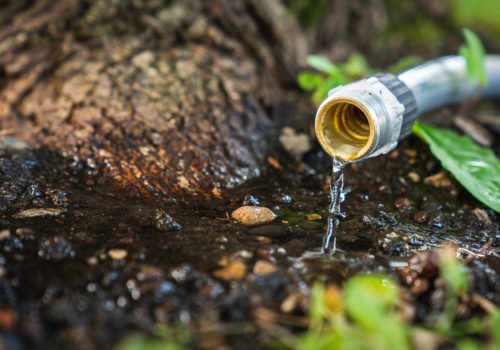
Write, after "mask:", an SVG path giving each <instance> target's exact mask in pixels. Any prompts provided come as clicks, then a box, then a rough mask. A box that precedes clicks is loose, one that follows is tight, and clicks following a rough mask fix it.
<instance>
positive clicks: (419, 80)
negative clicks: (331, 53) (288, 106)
mask: <svg viewBox="0 0 500 350" xmlns="http://www.w3.org/2000/svg"><path fill="white" fill-rule="evenodd" d="M485 68H486V75H487V77H488V83H487V85H486V86H483V87H481V88H480V89H479V85H478V82H477V81H474V80H471V79H469V77H468V76H467V69H466V63H465V60H464V59H463V58H462V57H460V56H446V57H441V58H438V59H435V60H432V61H428V62H425V63H423V64H421V65H418V66H416V67H413V68H411V69H408V70H407V71H405V72H402V73H401V74H399V75H398V76H395V75H393V74H388V73H381V74H376V75H374V76H372V77H369V78H366V79H361V80H358V81H356V82H353V83H350V84H346V85H344V86H338V87H336V88H334V89H332V90H330V92H329V93H328V97H327V98H326V99H325V100H324V101H323V102H322V103H321V105H320V106H319V108H318V111H317V113H316V122H315V130H316V136H317V138H318V141H319V143H320V144H321V146H322V147H323V148H324V149H325V151H326V152H328V153H329V154H330V155H332V156H335V157H337V158H340V159H342V160H344V161H346V162H352V161H358V160H362V159H366V158H370V157H375V156H377V155H380V154H385V153H387V152H389V151H391V150H393V149H394V148H395V147H396V146H397V144H398V141H399V140H400V139H401V138H403V137H405V136H407V135H408V134H410V132H411V128H412V126H413V124H414V122H415V120H416V118H417V116H418V115H421V114H423V113H425V112H427V111H430V110H432V109H435V108H438V107H441V106H444V105H448V104H453V103H459V102H461V101H463V100H464V99H467V98H473V97H474V96H475V94H477V92H478V91H479V92H480V93H481V97H493V96H498V95H500V55H487V56H486V60H485Z"/></svg>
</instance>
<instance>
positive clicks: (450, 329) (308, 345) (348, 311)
mask: <svg viewBox="0 0 500 350" xmlns="http://www.w3.org/2000/svg"><path fill="white" fill-rule="evenodd" d="M455 252H456V250H455V249H453V248H452V247H451V246H447V247H445V248H444V249H442V250H441V251H440V259H439V262H440V266H439V271H440V278H441V279H442V280H443V281H444V284H445V287H446V292H447V294H446V305H447V306H445V308H444V310H443V316H442V318H441V319H440V320H439V321H438V322H437V323H436V324H434V325H432V324H431V325H420V326H417V325H412V324H410V323H407V322H405V321H404V320H403V319H402V318H401V313H400V312H399V311H400V310H399V307H400V305H401V294H400V290H399V288H398V286H397V283H396V281H394V280H393V279H392V278H390V277H388V276H384V275H377V274H373V275H357V276H354V277H352V278H350V279H349V280H348V281H347V282H346V284H345V286H344V288H343V290H339V289H337V288H336V287H332V286H325V285H324V284H323V283H320V282H316V283H315V284H314V285H313V288H312V292H311V301H310V311H309V316H310V319H311V322H310V326H309V329H308V330H307V331H305V332H304V333H302V334H300V335H298V336H295V337H293V338H287V339H280V340H279V341H280V343H279V346H277V347H279V348H286V349H294V350H337V349H339V350H340V349H342V350H391V349H394V350H396V349H397V350H404V349H412V348H414V347H413V343H412V335H413V336H414V335H415V334H417V333H418V332H420V333H422V332H425V333H426V334H427V335H428V336H429V339H434V340H433V341H434V342H436V343H435V344H434V345H438V343H437V342H441V343H442V342H445V343H446V342H447V343H449V344H455V345H456V346H457V348H458V349H460V350H473V349H488V350H493V349H497V348H498V345H499V344H500V342H499V340H500V313H499V312H498V310H496V311H494V312H492V313H491V314H489V315H486V316H485V317H479V316H477V317H474V318H472V319H470V320H468V321H466V322H457V321H456V320H455V315H456V312H457V305H458V302H459V298H460V296H463V295H465V294H466V293H467V278H468V276H467V270H466V268H465V266H464V265H462V263H460V262H459V261H458V260H457V259H456V257H455ZM443 318H445V319H446V322H449V323H448V324H447V327H446V328H443V326H442V319H443ZM478 335H481V337H482V342H480V341H479V338H478V337H477V336H478ZM486 338H487V339H488V340H487V341H485V340H486ZM431 341H432V340H431ZM431 345H432V344H431ZM441 345H444V344H441Z"/></svg>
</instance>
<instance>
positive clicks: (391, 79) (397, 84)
mask: <svg viewBox="0 0 500 350" xmlns="http://www.w3.org/2000/svg"><path fill="white" fill-rule="evenodd" d="M374 76H375V77H377V78H378V79H379V80H380V82H381V83H382V84H384V85H385V86H386V87H387V88H388V89H389V90H390V91H391V92H392V93H393V94H394V96H396V98H397V99H398V101H399V102H400V103H401V104H403V106H404V107H405V111H404V114H403V124H402V125H401V132H400V134H399V138H400V139H402V138H403V137H406V136H408V135H409V134H410V133H411V128H412V127H413V124H414V123H415V120H416V119H417V117H418V113H417V101H416V100H415V96H414V95H413V92H412V91H411V90H410V88H409V87H408V86H407V85H406V84H405V83H403V82H402V81H401V80H399V79H398V77H397V76H395V75H394V74H391V73H378V74H375V75H374Z"/></svg>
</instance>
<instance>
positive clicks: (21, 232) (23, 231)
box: [16, 227, 35, 236]
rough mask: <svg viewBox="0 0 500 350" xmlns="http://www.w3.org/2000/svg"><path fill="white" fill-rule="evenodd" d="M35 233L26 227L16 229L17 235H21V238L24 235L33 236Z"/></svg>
mask: <svg viewBox="0 0 500 350" xmlns="http://www.w3.org/2000/svg"><path fill="white" fill-rule="evenodd" d="M34 233H35V231H34V230H32V229H30V228H26V227H19V228H17V229H16V235H19V236H22V235H32V234H34Z"/></svg>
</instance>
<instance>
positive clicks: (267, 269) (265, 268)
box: [253, 260, 276, 275]
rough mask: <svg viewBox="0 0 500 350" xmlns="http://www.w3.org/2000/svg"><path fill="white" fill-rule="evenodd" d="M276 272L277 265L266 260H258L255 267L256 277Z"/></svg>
mask: <svg viewBox="0 0 500 350" xmlns="http://www.w3.org/2000/svg"><path fill="white" fill-rule="evenodd" d="M275 271H276V265H275V264H273V263H272V262H269V261H266V260H257V262H256V263H255V265H253V273H255V274H256V275H267V274H269V273H273V272H275Z"/></svg>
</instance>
